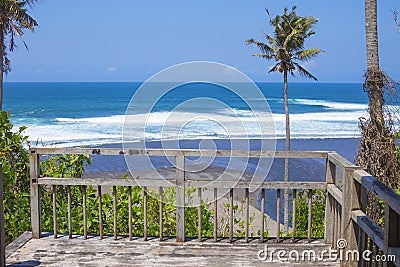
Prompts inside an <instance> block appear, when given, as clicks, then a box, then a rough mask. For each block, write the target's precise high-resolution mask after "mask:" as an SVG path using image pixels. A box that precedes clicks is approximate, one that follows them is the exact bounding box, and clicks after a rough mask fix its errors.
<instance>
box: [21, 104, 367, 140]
mask: <svg viewBox="0 0 400 267" xmlns="http://www.w3.org/2000/svg"><path fill="white" fill-rule="evenodd" d="M362 116H367V112H366V111H365V110H361V109H360V110H355V109H354V110H351V111H350V110H349V111H332V112H314V113H304V114H291V115H290V121H291V136H292V138H332V137H357V136H359V129H358V122H359V117H362ZM272 118H273V121H271V117H270V116H268V114H266V113H263V112H254V113H253V112H251V111H248V110H239V109H232V110H230V111H226V112H225V113H196V112H154V113H150V114H131V115H127V116H125V115H114V116H109V117H93V118H57V119H56V121H57V123H56V124H48V125H43V124H36V123H34V122H33V123H31V124H28V129H27V130H26V133H27V134H28V135H29V136H30V138H29V139H30V140H31V141H32V142H33V143H35V144H39V145H40V144H44V145H52V144H56V145H57V146H73V145H98V144H104V143H117V142H121V141H122V130H123V125H124V122H125V124H127V123H128V124H129V127H128V128H129V129H128V131H127V132H126V133H125V134H129V136H130V139H131V140H130V141H135V140H136V141H137V140H143V139H145V140H160V139H216V138H235V139H242V138H275V137H277V138H284V137H285V114H273V115H272ZM21 123H22V122H21ZM24 124H25V125H26V122H25V123H24ZM260 124H263V125H266V124H267V125H270V126H271V127H274V129H275V133H273V132H268V133H265V132H264V133H263V134H261V132H260V127H259V125H260ZM21 125H22V124H21ZM144 125H146V127H145V128H144ZM15 126H19V125H18V123H16V124H15Z"/></svg>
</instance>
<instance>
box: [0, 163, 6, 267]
mask: <svg viewBox="0 0 400 267" xmlns="http://www.w3.org/2000/svg"><path fill="white" fill-rule="evenodd" d="M5 250H6V243H5V232H4V209H3V169H2V166H1V164H0V267H5V266H6V251H5Z"/></svg>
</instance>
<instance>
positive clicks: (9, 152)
mask: <svg viewBox="0 0 400 267" xmlns="http://www.w3.org/2000/svg"><path fill="white" fill-rule="evenodd" d="M24 130H25V127H20V128H19V129H17V131H16V132H14V131H13V125H12V123H11V122H10V113H9V112H4V111H1V112H0V163H1V165H2V167H3V185H4V200H3V203H4V219H5V222H4V227H5V233H6V242H10V241H11V240H13V239H15V238H16V237H18V236H19V235H20V234H21V233H23V232H24V231H29V229H30V216H27V214H29V213H30V209H29V201H30V200H29V178H28V177H29V157H28V153H27V151H26V149H25V148H24V145H28V141H27V136H25V135H24V134H23V131H24Z"/></svg>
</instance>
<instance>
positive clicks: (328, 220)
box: [324, 158, 336, 244]
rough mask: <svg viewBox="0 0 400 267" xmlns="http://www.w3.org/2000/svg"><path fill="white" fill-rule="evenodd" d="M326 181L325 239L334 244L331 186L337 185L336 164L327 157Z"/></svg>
mask: <svg viewBox="0 0 400 267" xmlns="http://www.w3.org/2000/svg"><path fill="white" fill-rule="evenodd" d="M325 181H326V183H327V190H326V200H325V229H324V240H325V242H326V243H328V244H332V242H333V240H332V235H333V231H334V226H335V225H334V223H335V221H334V216H333V212H332V205H333V198H332V197H331V193H330V192H329V187H336V186H335V181H336V165H335V164H334V163H333V162H332V161H330V160H329V159H328V158H327V159H326V171H325Z"/></svg>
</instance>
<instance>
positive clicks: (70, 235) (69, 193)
mask: <svg viewBox="0 0 400 267" xmlns="http://www.w3.org/2000/svg"><path fill="white" fill-rule="evenodd" d="M67 198H68V238H69V239H71V238H72V207H71V206H72V204H71V202H72V200H71V186H70V185H67Z"/></svg>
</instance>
